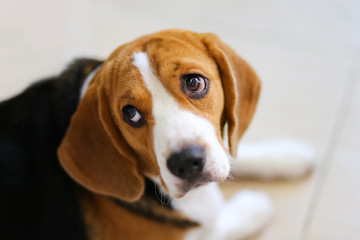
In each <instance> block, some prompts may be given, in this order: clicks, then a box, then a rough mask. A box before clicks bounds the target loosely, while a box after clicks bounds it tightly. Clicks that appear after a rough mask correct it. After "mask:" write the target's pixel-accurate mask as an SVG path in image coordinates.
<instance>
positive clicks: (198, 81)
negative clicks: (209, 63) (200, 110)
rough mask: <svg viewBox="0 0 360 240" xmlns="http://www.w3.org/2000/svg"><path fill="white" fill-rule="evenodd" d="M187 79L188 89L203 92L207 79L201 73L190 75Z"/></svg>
mask: <svg viewBox="0 0 360 240" xmlns="http://www.w3.org/2000/svg"><path fill="white" fill-rule="evenodd" d="M185 81H186V87H187V89H189V90H190V91H192V92H201V91H203V90H204V89H205V84H206V83H205V79H204V78H202V77H201V76H199V75H190V76H188V77H187V78H186V80H185Z"/></svg>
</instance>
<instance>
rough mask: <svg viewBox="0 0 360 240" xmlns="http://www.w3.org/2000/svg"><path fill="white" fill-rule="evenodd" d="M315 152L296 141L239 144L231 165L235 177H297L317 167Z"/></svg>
mask: <svg viewBox="0 0 360 240" xmlns="http://www.w3.org/2000/svg"><path fill="white" fill-rule="evenodd" d="M314 156H315V154H314V150H313V149H312V148H311V147H310V146H309V145H307V144H305V143H303V142H300V141H295V140H269V141H263V142H259V143H254V144H240V145H239V146H238V157H237V158H235V159H233V160H232V162H231V166H232V170H233V171H232V174H235V175H240V176H251V177H253V176H255V177H260V178H265V179H267V178H296V177H300V176H302V175H304V174H306V173H307V172H308V171H309V170H310V169H311V168H312V167H313V165H314Z"/></svg>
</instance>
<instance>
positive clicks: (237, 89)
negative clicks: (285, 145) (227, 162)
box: [203, 34, 261, 157]
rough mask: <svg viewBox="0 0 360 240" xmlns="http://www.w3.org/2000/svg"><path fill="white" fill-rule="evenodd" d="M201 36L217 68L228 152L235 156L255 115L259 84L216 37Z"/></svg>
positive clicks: (246, 64) (243, 63)
mask: <svg viewBox="0 0 360 240" xmlns="http://www.w3.org/2000/svg"><path fill="white" fill-rule="evenodd" d="M203 36H204V39H203V41H204V43H205V45H206V46H207V48H208V49H209V53H210V54H211V55H212V57H213V58H214V59H215V61H216V63H217V65H218V67H219V71H220V75H221V79H222V84H223V89H224V95H225V109H224V114H225V118H224V120H225V121H226V122H227V124H228V139H229V147H230V153H231V155H232V156H233V157H236V155H237V145H238V143H239V140H240V138H241V137H242V135H243V134H244V132H245V130H246V129H247V127H248V126H249V124H250V121H251V119H252V116H253V114H254V111H255V108H256V105H257V102H258V98H259V94H260V88H261V82H260V80H259V78H258V76H257V75H256V73H255V71H254V70H253V69H252V67H251V66H250V65H249V64H248V63H247V62H246V61H245V60H243V59H242V58H241V57H240V56H239V55H237V54H236V52H235V51H234V50H233V49H232V48H230V47H229V46H228V45H227V44H225V43H224V42H222V41H221V40H220V39H219V38H218V37H217V36H216V35H213V34H204V35H203ZM224 123H225V122H224Z"/></svg>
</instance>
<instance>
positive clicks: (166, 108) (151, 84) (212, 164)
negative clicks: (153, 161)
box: [133, 52, 229, 196]
mask: <svg viewBox="0 0 360 240" xmlns="http://www.w3.org/2000/svg"><path fill="white" fill-rule="evenodd" d="M133 64H134V65H135V66H136V67H137V68H138V69H139V71H140V73H141V76H142V79H143V81H144V84H145V86H146V88H147V89H148V90H149V92H150V94H151V97H152V114H153V117H154V121H155V124H154V131H153V134H154V148H155V149H154V150H155V154H156V157H157V161H158V164H159V167H160V172H161V176H162V178H163V180H164V181H165V183H166V184H167V186H168V189H169V191H170V193H171V194H173V195H174V196H180V195H181V193H180V192H181V189H178V188H179V186H177V185H179V183H181V182H182V180H180V179H178V178H177V177H175V176H174V175H173V174H171V173H170V171H169V170H168V169H167V164H166V160H167V158H168V157H169V156H170V154H171V153H174V152H177V151H180V150H181V149H183V148H184V147H186V146H188V145H191V144H200V143H202V144H204V145H205V150H206V156H207V159H206V165H205V167H204V171H207V172H209V173H210V175H211V178H212V179H213V180H214V181H220V180H223V179H225V178H226V177H227V175H228V173H229V161H228V158H227V154H226V153H225V151H224V150H223V148H222V146H221V144H220V142H219V141H218V138H217V136H216V130H215V127H214V126H213V125H212V124H211V122H210V121H209V120H207V119H205V118H203V117H200V116H198V115H195V114H194V113H192V112H190V111H186V110H185V109H182V108H181V107H180V105H179V104H178V103H177V102H176V100H175V99H174V97H172V96H171V95H170V94H169V93H168V92H167V91H166V89H165V88H164V86H163V85H162V83H161V81H160V80H159V79H157V77H156V76H155V74H154V72H153V70H152V68H151V66H150V63H149V59H148V56H147V54H146V53H144V52H138V53H135V54H134V55H133Z"/></svg>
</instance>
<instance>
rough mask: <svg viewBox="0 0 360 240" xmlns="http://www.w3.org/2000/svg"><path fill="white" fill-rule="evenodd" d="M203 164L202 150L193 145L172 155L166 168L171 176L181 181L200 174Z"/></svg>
mask: <svg viewBox="0 0 360 240" xmlns="http://www.w3.org/2000/svg"><path fill="white" fill-rule="evenodd" d="M204 164H205V151H204V148H203V147H201V146H198V145H193V146H190V147H188V148H185V149H183V150H182V151H180V152H177V153H173V154H172V155H171V156H170V157H169V159H168V161H167V167H168V169H169V170H170V172H171V173H172V174H174V175H175V176H177V177H179V178H182V179H192V178H195V177H197V175H199V173H201V172H202V170H203V168H204Z"/></svg>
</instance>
